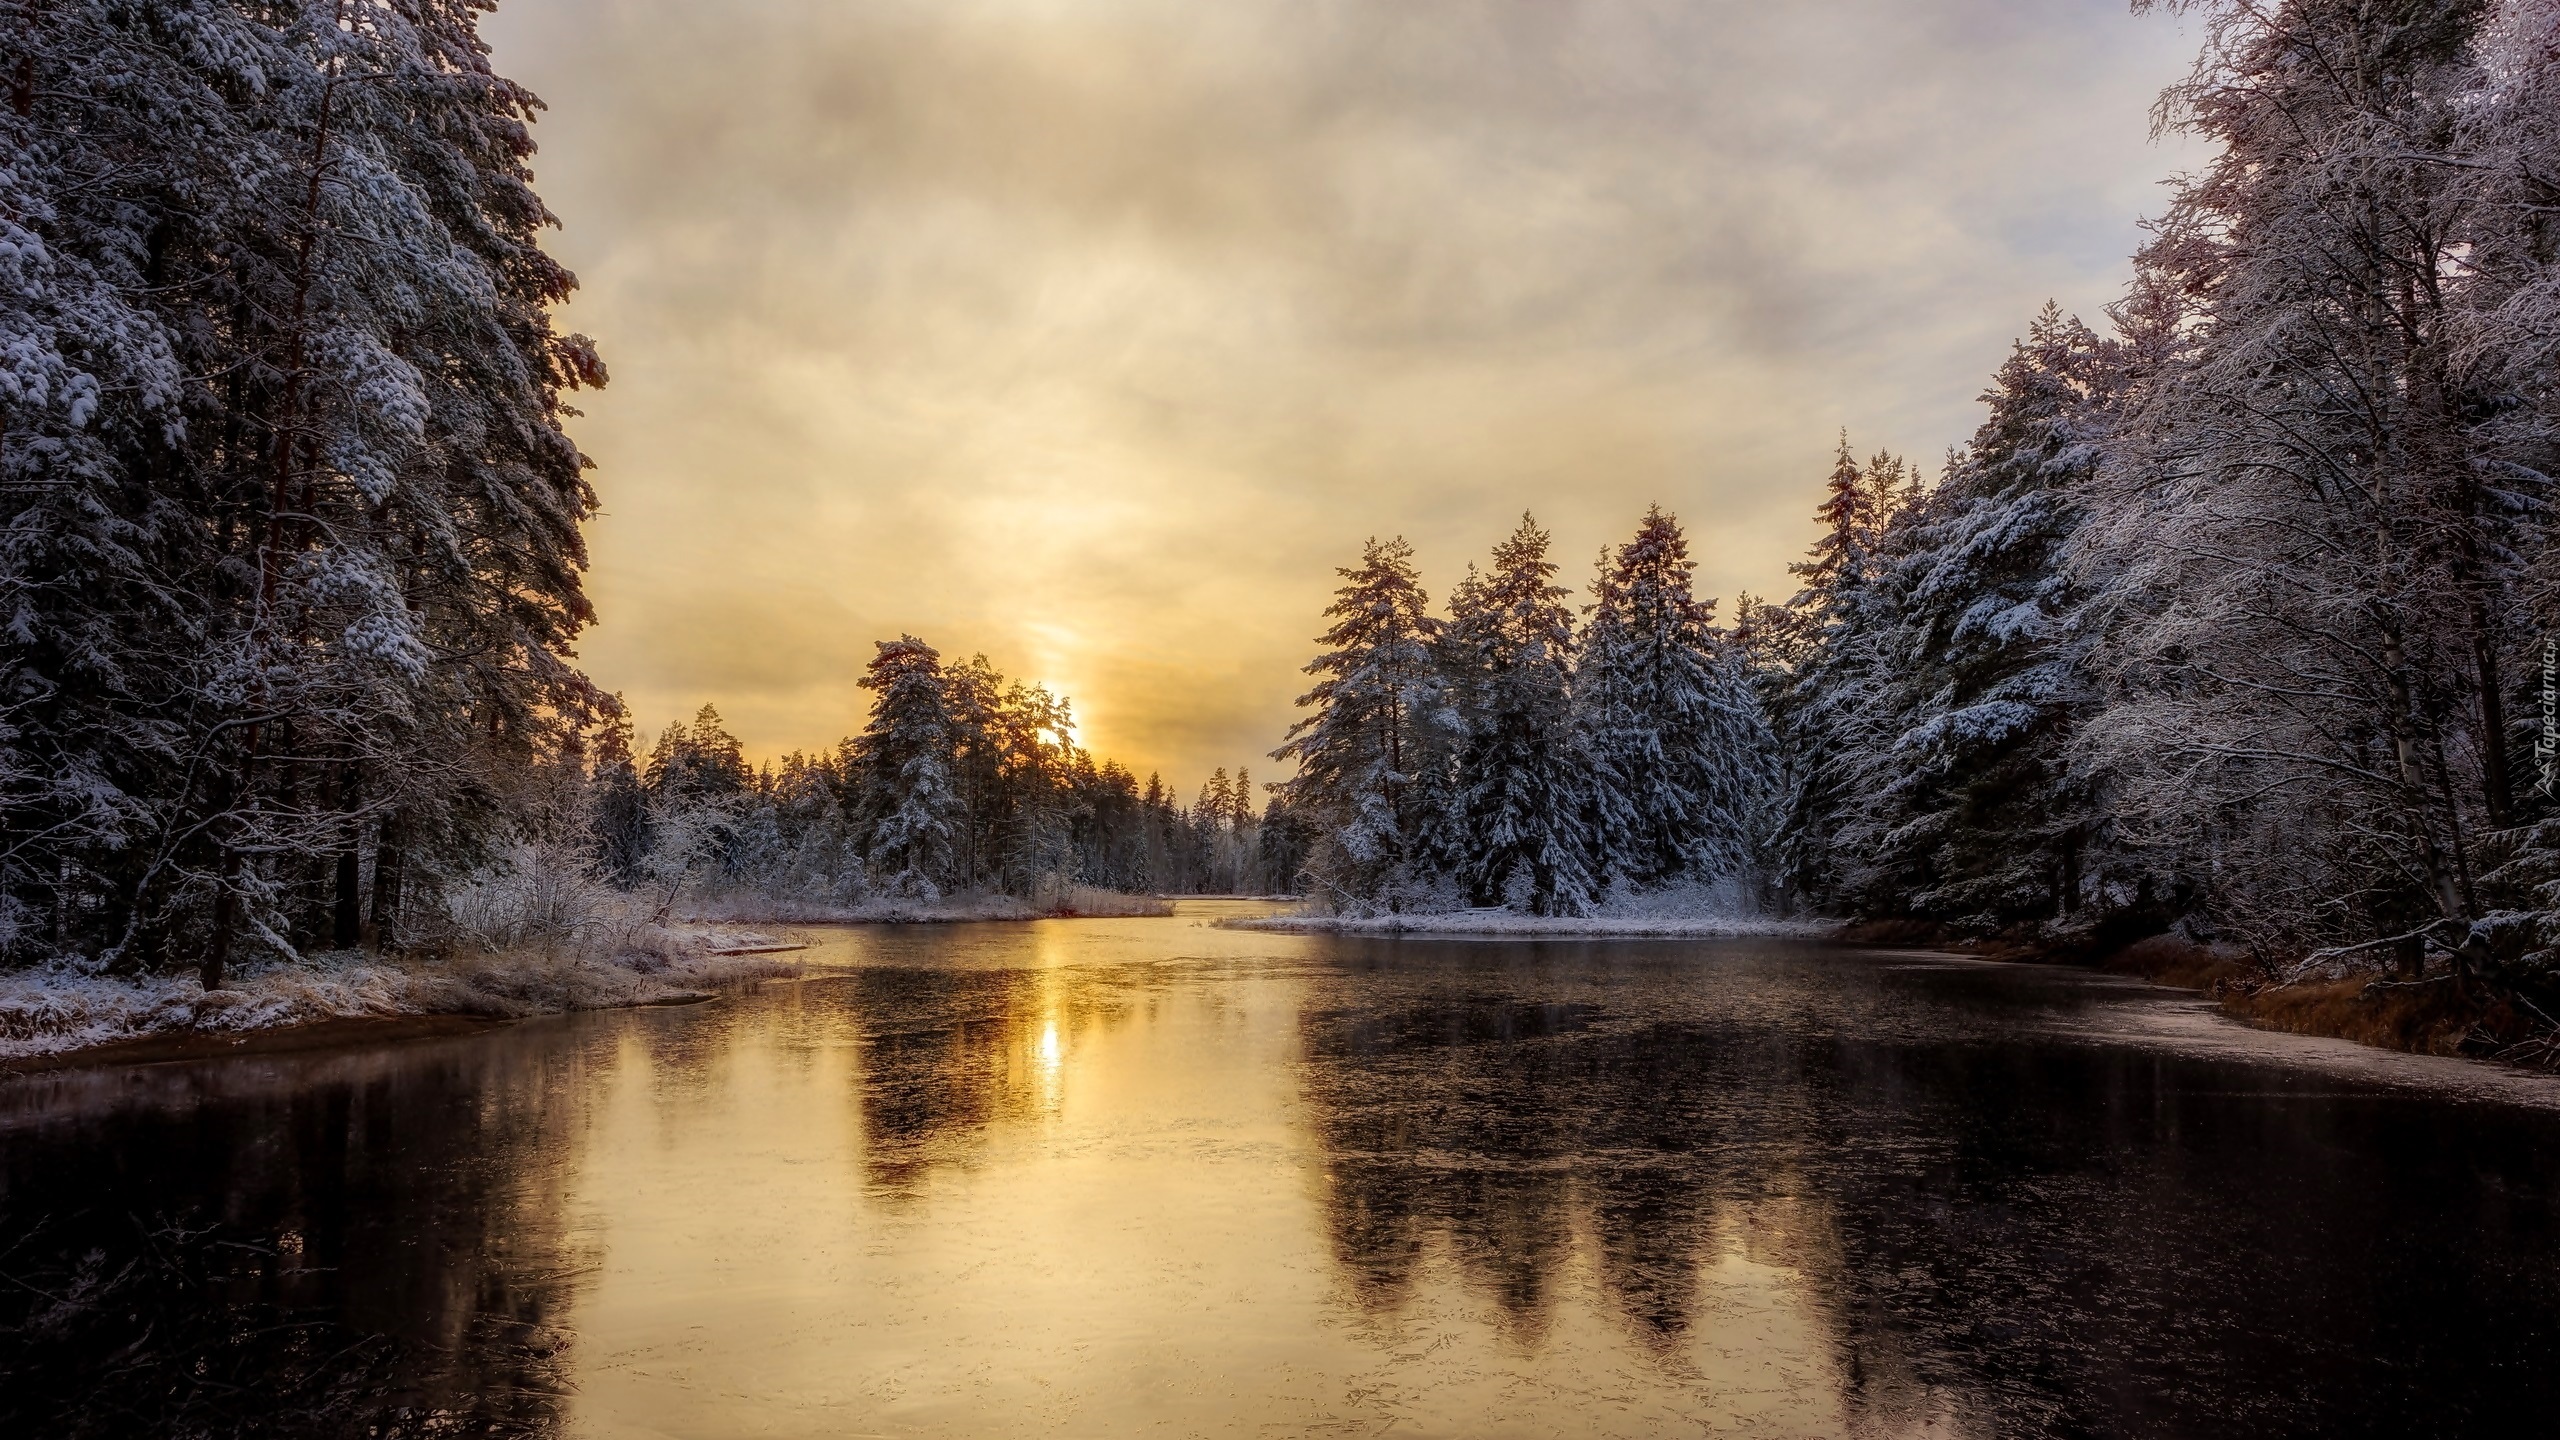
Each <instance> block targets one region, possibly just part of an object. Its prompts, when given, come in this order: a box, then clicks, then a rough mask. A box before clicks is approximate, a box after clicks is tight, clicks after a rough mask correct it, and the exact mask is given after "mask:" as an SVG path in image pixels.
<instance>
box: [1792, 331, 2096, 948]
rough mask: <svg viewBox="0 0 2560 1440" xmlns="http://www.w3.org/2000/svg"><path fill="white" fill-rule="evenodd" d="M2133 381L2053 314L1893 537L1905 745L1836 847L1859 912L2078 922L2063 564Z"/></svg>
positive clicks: (2016, 355) (2077, 707)
mask: <svg viewBox="0 0 2560 1440" xmlns="http://www.w3.org/2000/svg"><path fill="white" fill-rule="evenodd" d="M2121 366H2122V362H2121V359H2120V357H2119V356H2118V355H2117V353H2116V350H2115V347H2113V346H2110V345H2109V344H2107V343H2106V342H2104V341H2101V340H2100V339H2099V338H2098V337H2097V336H2096V335H2095V334H2093V333H2091V332H2090V330H2089V329H2088V327H2086V326H2084V325H2082V324H2081V323H2080V322H2079V321H2077V320H2076V319H2068V318H2066V317H2064V316H2063V314H2062V313H2061V311H2060V310H2059V309H2058V308H2056V307H2055V306H2053V305H2052V304H2050V303H2048V304H2047V305H2046V306H2045V308H2044V310H2043V311H2042V312H2041V313H2040V314H2039V315H2038V316H2037V317H2036V319H2035V322H2034V323H2033V325H2032V326H2030V328H2029V330H2028V332H2027V335H2026V338H2024V339H2023V340H2021V341H2019V342H2018V343H2017V345H2016V346H2015V347H2014V349H2013V350H2012V352H2011V354H2010V357H2009V359H2008V361H2007V362H2006V363H2005V364H2003V365H2002V366H2001V368H2000V371H1999V373H1998V375H1997V377H1996V378H1995V379H1994V381H1993V383H1992V388H1991V389H1990V391H1988V392H1987V393H1986V394H1985V395H1984V396H1983V397H1982V398H1983V401H1984V403H1985V404H1986V405H1988V406H1989V407H1990V414H1989V416H1988V418H1986V419H1985V420H1984V421H1983V424H1982V427H1981V428H1980V429H1979V430H1978V431H1977V432H1976V433H1975V435H1974V438H1973V442H1972V445H1971V447H1970V448H1969V449H1968V450H1966V451H1964V452H1963V453H1961V454H1959V455H1956V456H1952V457H1950V462H1949V466H1948V469H1947V471H1946V474H1945V475H1944V476H1943V477H1942V478H1941V480H1940V481H1939V483H1938V485H1937V487H1936V488H1935V490H1934V491H1932V492H1930V493H1929V495H1928V496H1927V498H1926V500H1925V502H1922V503H1917V504H1913V505H1911V506H1908V507H1906V508H1905V509H1904V510H1903V511H1902V512H1901V517H1900V518H1899V519H1898V520H1897V522H1895V524H1894V525H1893V526H1890V527H1889V528H1890V529H1897V530H1899V531H1900V532H1902V533H1900V534H1899V535H1897V536H1895V538H1894V539H1893V540H1892V541H1891V542H1889V543H1887V544H1885V545H1884V546H1883V547H1882V548H1883V549H1885V550H1886V551H1888V552H1890V553H1891V554H1892V566H1893V570H1894V572H1895V573H1894V577H1893V581H1892V583H1891V586H1890V588H1891V590H1892V591H1893V593H1895V594H1896V595H1897V596H1898V597H1899V602H1898V604H1899V612H1900V622H1901V623H1900V632H1901V633H1899V634H1898V635H1896V636H1894V637H1892V638H1891V639H1890V640H1889V641H1888V642H1887V644H1886V651H1887V653H1888V654H1890V655H1891V656H1892V657H1893V659H1894V661H1895V666H1894V673H1892V674H1888V675H1884V676H1880V677H1878V683H1877V685H1876V686H1875V689H1874V691H1873V692H1872V693H1873V694H1874V695H1875V697H1876V700H1877V703H1878V705H1879V707H1880V709H1881V711H1882V712H1883V713H1882V715H1881V717H1880V725H1879V727H1878V728H1879V730H1880V732H1883V733H1890V734H1891V735H1892V737H1893V738H1892V739H1891V740H1890V741H1889V742H1888V743H1887V744H1886V745H1885V746H1884V747H1883V748H1882V749H1881V750H1879V751H1876V752H1874V753H1872V754H1868V755H1865V756H1862V757H1859V758H1861V759H1862V760H1863V761H1864V762H1865V765H1864V770H1863V775H1864V778H1863V781H1862V783H1861V784H1860V785H1859V786H1858V790H1859V793H1860V795H1861V797H1862V799H1861V803H1860V806H1859V809H1858V812H1857V814H1856V816H1855V817H1854V819H1853V821H1852V823H1850V824H1849V825H1847V826H1846V827H1844V831H1843V834H1842V845H1843V847H1844V848H1845V849H1846V850H1848V851H1849V852H1851V853H1852V854H1854V855H1855V856H1856V857H1857V861H1858V865H1859V868H1860V870H1861V871H1862V875H1863V878H1862V880H1861V882H1860V884H1861V889H1862V892H1863V893H1862V894H1861V896H1860V899H1859V903H1860V907H1861V909H1862V910H1864V911H1865V912H1867V913H1871V914H1874V913H1890V914H1904V915H1916V916H1921V917H1925V918H1929V919H1933V920H1939V921H1945V922H1949V923H1953V924H1956V925H1959V926H1962V927H1964V928H1968V929H1974V930H1985V931H1987V930H1994V929H1998V928H2000V927H2002V926H2005V925H2008V924H2011V923H2014V922H2019V921H2028V920H2036V921H2042V920H2048V919H2054V918H2057V917H2060V916H2064V915H2067V914H2068V913H2069V912H2071V911H2072V910H2073V909H2074V908H2075V906H2076V903H2077V900H2078V897H2079V896H2080V894H2081V892H2082V889H2083V869H2084V867H2083V855H2084V852H2085V850H2086V848H2087V845H2088V843H2089V840H2090V838H2091V832H2092V830H2093V829H2094V828H2095V826H2096V823H2097V821H2096V817H2095V816H2094V815H2093V813H2092V808H2091V797H2090V796H2089V795H2088V794H2086V793H2085V787H2081V786H2079V785H2076V784H2075V783H2074V779H2073V777H2072V774H2071V771H2070V765H2069V754H2068V751H2069V745H2070V740H2071V737H2072V734H2073V731H2074V728H2075V723H2076V721H2077V720H2078V719H2079V718H2080V717H2081V716H2082V715H2084V714H2085V713H2086V711H2087V710H2088V708H2089V706H2090V704H2091V703H2092V700H2093V698H2094V697H2093V696H2092V695H2091V693H2090V688H2089V685H2088V683H2087V681H2086V679H2085V678H2084V677H2083V676H2082V674H2081V671H2080V662H2081V660H2082V658H2083V657H2084V656H2085V654H2086V650H2087V632H2086V631H2085V630H2080V629H2076V628H2074V627H2073V625H2072V624H2071V620H2070V616H2071V612H2073V611H2074V610H2075V609H2077V608H2079V607H2080V605H2081V604H2082V603H2083V602H2082V599H2081V597H2080V596H2078V595H2077V594H2075V593H2074V591H2073V589H2072V587H2071V585H2070V583H2069V581H2068V580H2067V579H2066V576H2065V574H2064V568H2063V566H2064V560H2065V557H2066V552H2067V550H2068V549H2069V547H2070V545H2071V542H2072V540H2073V537H2074V536H2075V535H2076V534H2077V533H2078V531H2079V528H2080V524H2081V518H2082V508H2081V507H2082V505H2083V503H2084V497H2083V495H2082V493H2081V492H2082V490H2083V489H2084V488H2085V486H2086V485H2087V484H2088V482H2089V480H2090V478H2091V476H2092V475H2093V474H2094V472H2095V470H2096V468H2097V464H2098V458H2099V455H2100V453H2101V446H2102V445H2103V444H2104V442H2105V440H2106V438H2107V426H2108V424H2109V420H2110V416H2111V406H2112V403H2113V401H2114V398H2115V395H2116V392H2117V390H2118V389H2119V383H2118V381H2119V376H2120V373H2121Z"/></svg>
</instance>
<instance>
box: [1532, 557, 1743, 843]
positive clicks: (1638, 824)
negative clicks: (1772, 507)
mask: <svg viewBox="0 0 2560 1440" xmlns="http://www.w3.org/2000/svg"><path fill="white" fill-rule="evenodd" d="M1696 570H1697V566H1696V565H1695V564H1694V563H1693V562H1692V561H1691V560H1690V559H1689V541H1688V537H1687V536H1686V535H1684V534H1682V533H1681V530H1680V525H1679V522H1678V521H1676V520H1674V519H1673V518H1672V517H1670V516H1668V515H1665V514H1664V513H1662V509H1661V507H1659V506H1656V507H1654V508H1652V509H1649V510H1647V511H1646V512H1645V517H1644V522H1643V524H1642V525H1640V526H1639V527H1638V528H1637V530H1636V534H1635V538H1634V539H1632V540H1629V541H1628V542H1627V543H1626V544H1625V545H1622V546H1620V547H1618V549H1617V551H1616V553H1615V554H1614V555H1608V556H1604V557H1603V562H1602V565H1601V568H1600V574H1599V576H1598V578H1597V579H1596V580H1595V581H1594V582H1593V585H1592V596H1593V599H1592V603H1591V604H1590V605H1589V606H1587V607H1586V609H1587V611H1588V613H1589V615H1590V619H1589V621H1588V623H1587V624H1586V626H1585V629H1584V634H1583V641H1582V651H1581V656H1580V658H1579V660H1578V661H1577V662H1576V665H1575V668H1574V676H1573V679H1574V706H1575V713H1576V717H1577V722H1578V724H1579V725H1580V727H1581V729H1582V732H1583V736H1584V743H1585V746H1586V751H1587V753H1588V755H1589V756H1590V759H1591V762H1592V771H1591V773H1592V777H1593V780H1592V789H1593V791H1594V802H1593V806H1592V821H1591V823H1592V826H1593V829H1594V832H1595V841H1596V845H1597V851H1598V854H1599V856H1600V857H1601V859H1600V863H1601V865H1602V867H1603V873H1604V874H1605V875H1606V876H1607V877H1608V878H1609V879H1612V880H1623V881H1625V882H1627V883H1629V884H1633V885H1637V886H1659V885H1664V884H1668V883H1673V882H1678V881H1684V880H1712V879H1723V878H1727V877H1732V876H1735V875H1737V874H1739V873H1740V872H1741V871H1743V869H1744V868H1745V867H1746V866H1748V865H1749V864H1751V863H1752V861H1753V859H1754V840H1755V836H1754V833H1753V828H1754V823H1755V820H1756V818H1757V813H1758V809H1759V807H1760V805H1761V804H1762V803H1763V802H1762V792H1763V791H1764V789H1765V788H1766V785H1767V773H1766V772H1767V768H1768V765H1769V761H1770V758H1771V757H1770V748H1771V742H1770V737H1769V734H1768V722H1767V720H1766V718H1765V717H1764V716H1763V715H1762V714H1761V710H1760V702H1759V698H1758V697H1757V696H1756V695H1754V694H1753V693H1752V691H1751V688H1750V682H1749V679H1748V677H1747V675H1746V674H1745V673H1744V671H1743V668H1742V666H1741V664H1740V662H1739V660H1738V657H1736V656H1735V655H1733V654H1730V653H1728V652H1727V650H1726V648H1725V646H1724V643H1723V637H1722V636H1720V635H1719V634H1718V633H1717V632H1716V629H1715V624H1714V621H1715V602H1714V601H1713V600H1700V599H1698V598H1697V597H1696V595H1695V593H1694V591H1693V589H1692V580H1691V577H1692V575H1693V574H1694V573H1695V572H1696Z"/></svg>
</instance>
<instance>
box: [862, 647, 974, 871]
mask: <svg viewBox="0 0 2560 1440" xmlns="http://www.w3.org/2000/svg"><path fill="white" fill-rule="evenodd" d="M878 649H879V653H878V654H877V655H875V656H873V657H872V660H871V665H870V668H869V669H868V670H866V671H865V672H864V674H863V677H862V687H863V688H864V689H866V690H869V691H870V692H872V694H873V695H875V696H877V697H878V698H877V699H875V700H873V701H872V705H871V722H870V723H869V724H868V725H866V726H864V727H863V731H862V734H861V735H860V736H859V737H858V738H857V739H856V740H855V741H854V749H855V751H856V753H857V754H858V755H859V756H860V757H861V764H862V776H863V791H862V796H861V807H862V811H863V818H864V820H865V822H866V823H865V824H864V827H863V828H864V833H865V835H866V837H867V846H866V850H865V857H864V858H865V859H866V860H867V861H868V862H869V864H870V867H871V874H872V877H873V880H874V882H875V883H876V884H878V885H879V886H880V887H881V888H882V889H884V890H886V891H888V892H889V893H891V894H895V895H902V896H907V897H911V898H915V899H922V900H933V899H938V898H940V896H941V894H942V891H943V889H944V887H945V886H947V885H948V884H950V883H951V880H952V877H953V875H954V872H955V866H954V842H955V840H956V839H957V838H958V837H957V832H958V830H959V828H960V825H961V823H962V821H963V819H964V818H965V812H964V810H963V807H962V804H961V799H960V794H959V791H958V789H957V787H956V786H955V785H954V783H953V780H952V765H953V760H954V744H955V734H954V731H955V729H956V726H955V724H954V721H953V718H952V714H951V702H950V697H949V695H948V693H947V692H946V690H945V687H944V683H943V671H942V657H941V656H940V655H939V654H937V653H935V651H934V649H933V647H932V646H930V645H927V644H925V643H924V642H923V641H921V640H918V639H917V638H915V637H914V636H912V635H905V636H900V637H899V638H898V639H896V640H882V641H879V642H878Z"/></svg>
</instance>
